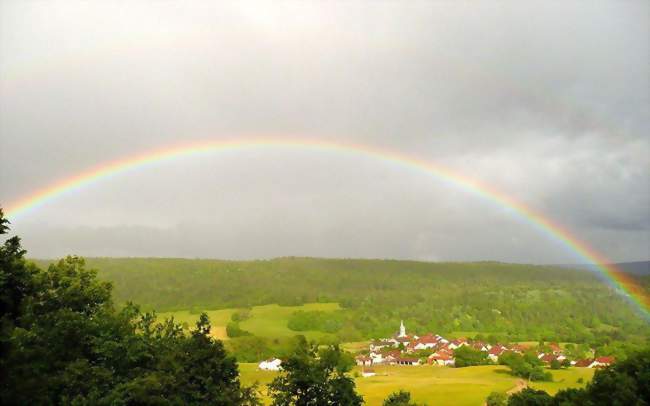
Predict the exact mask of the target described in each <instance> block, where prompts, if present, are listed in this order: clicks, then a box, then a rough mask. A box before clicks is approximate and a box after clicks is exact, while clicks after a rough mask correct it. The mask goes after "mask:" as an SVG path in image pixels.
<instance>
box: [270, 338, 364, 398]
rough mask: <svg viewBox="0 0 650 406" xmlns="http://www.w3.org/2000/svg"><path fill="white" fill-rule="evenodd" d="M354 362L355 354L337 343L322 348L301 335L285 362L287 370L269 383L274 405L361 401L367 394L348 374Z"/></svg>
mask: <svg viewBox="0 0 650 406" xmlns="http://www.w3.org/2000/svg"><path fill="white" fill-rule="evenodd" d="M352 365H353V360H352V358H351V357H350V356H349V355H347V354H345V353H344V352H342V351H341V349H340V348H339V347H338V346H337V345H331V346H329V347H327V348H325V349H324V350H321V351H318V347H317V346H316V345H310V344H308V343H307V340H306V339H305V337H304V336H298V340H297V343H296V348H295V350H294V352H293V353H292V354H291V355H290V356H289V357H288V358H287V359H286V360H285V361H284V362H283V363H282V369H283V371H284V372H283V373H282V374H280V375H279V376H278V377H276V378H275V379H274V380H273V382H271V383H270V384H269V394H270V396H271V398H272V399H273V405H274V406H290V405H296V406H302V405H310V406H321V405H322V406H325V405H350V406H356V405H361V404H362V403H363V398H362V397H361V396H360V395H358V394H357V393H356V392H355V384H354V380H352V378H350V377H348V376H347V375H346V373H347V372H349V371H350V369H351V368H352Z"/></svg>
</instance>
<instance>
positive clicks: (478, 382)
mask: <svg viewBox="0 0 650 406" xmlns="http://www.w3.org/2000/svg"><path fill="white" fill-rule="evenodd" d="M239 370H240V374H241V380H242V382H243V383H244V384H246V385H250V384H253V383H255V382H258V383H259V385H260V389H261V390H262V393H263V395H264V396H265V397H264V400H265V402H266V404H268V403H269V399H268V397H266V385H267V384H268V383H269V382H271V380H273V378H274V377H275V376H276V375H277V373H276V372H269V371H259V370H258V369H257V365H256V364H252V363H241V364H239ZM374 370H375V372H376V373H377V375H376V376H373V377H368V378H364V377H361V376H358V377H355V382H356V385H357V390H358V392H359V393H360V394H362V395H363V397H364V399H365V401H366V404H367V405H371V406H373V405H381V403H382V402H383V400H384V399H385V398H386V397H387V396H388V395H389V394H390V393H392V392H394V391H397V390H399V389H405V390H408V391H410V392H411V395H412V397H413V400H415V401H417V402H422V403H424V402H426V403H427V404H429V405H438V404H454V405H458V406H479V405H483V404H484V402H485V398H486V397H487V396H488V395H489V394H490V392H493V391H500V392H506V391H508V390H510V389H512V388H514V387H515V386H516V385H517V382H518V381H519V378H516V377H513V376H511V375H510V374H508V372H507V368H506V367H503V366H477V367H468V368H447V367H434V366H429V365H422V366H416V367H406V366H378V367H375V368H374ZM359 371H360V368H359V367H356V368H355V370H354V372H353V375H358V374H356V372H359ZM551 373H552V374H553V382H544V383H539V382H533V383H532V384H531V386H532V387H534V388H539V389H544V390H546V391H549V393H555V392H557V391H558V390H560V389H563V388H569V387H572V388H577V387H582V386H584V385H585V384H586V382H588V381H589V380H590V379H591V377H592V376H593V373H594V370H593V369H588V368H570V369H568V370H559V371H551ZM579 378H583V382H582V383H578V382H577V381H578V379H579Z"/></svg>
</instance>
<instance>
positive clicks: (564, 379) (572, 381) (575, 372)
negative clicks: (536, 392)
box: [530, 368, 596, 395]
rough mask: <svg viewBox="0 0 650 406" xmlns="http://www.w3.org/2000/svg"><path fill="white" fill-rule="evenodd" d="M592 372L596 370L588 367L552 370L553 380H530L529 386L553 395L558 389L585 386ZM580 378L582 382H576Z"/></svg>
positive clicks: (592, 374) (591, 376)
mask: <svg viewBox="0 0 650 406" xmlns="http://www.w3.org/2000/svg"><path fill="white" fill-rule="evenodd" d="M594 372H596V371H595V370H594V369H590V368H569V369H562V370H557V371H552V373H553V382H532V383H531V384H530V386H531V387H533V388H535V389H542V390H545V391H546V392H548V393H550V394H551V395H554V394H555V393H557V391H559V390H560V389H564V388H578V387H583V386H585V385H586V383H587V382H589V381H590V380H591V378H593V376H594ZM580 378H582V383H578V380H579V379H580Z"/></svg>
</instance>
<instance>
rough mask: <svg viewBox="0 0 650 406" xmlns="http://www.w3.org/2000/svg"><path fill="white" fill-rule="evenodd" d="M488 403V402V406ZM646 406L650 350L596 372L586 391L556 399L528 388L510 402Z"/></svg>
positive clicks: (541, 405)
mask: <svg viewBox="0 0 650 406" xmlns="http://www.w3.org/2000/svg"><path fill="white" fill-rule="evenodd" d="M489 399H490V398H489V397H488V401H487V402H486V403H487V404H488V405H489V404H490V403H489ZM537 405H539V406H546V405H548V406H600V405H608V406H627V405H630V406H646V405H650V349H646V350H644V351H641V352H638V353H636V354H632V355H631V356H630V357H629V358H628V359H627V360H625V361H622V362H619V363H617V364H614V365H613V366H611V367H609V368H605V369H602V370H598V371H596V373H595V374H594V378H593V380H592V381H591V382H590V383H589V384H587V387H586V388H584V389H576V388H570V389H564V390H561V391H559V392H558V393H557V394H556V395H555V396H554V397H553V396H551V395H549V394H548V393H546V392H544V391H541V390H534V389H530V388H526V389H524V390H523V391H521V392H519V393H516V394H513V395H512V396H510V398H509V399H508V406H537Z"/></svg>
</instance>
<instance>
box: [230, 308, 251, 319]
mask: <svg viewBox="0 0 650 406" xmlns="http://www.w3.org/2000/svg"><path fill="white" fill-rule="evenodd" d="M230 318H231V320H232V321H234V322H240V321H244V320H248V319H250V318H251V311H250V309H243V310H237V311H236V312H234V313H233V314H232V316H230Z"/></svg>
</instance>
